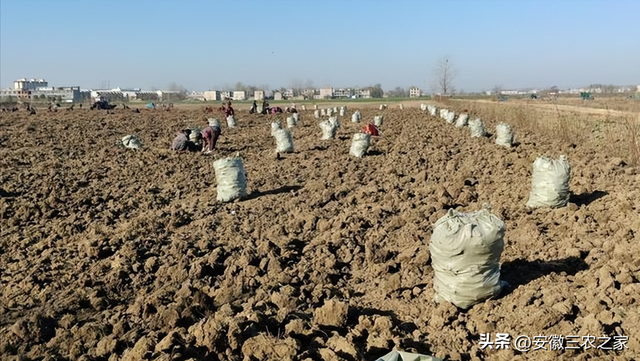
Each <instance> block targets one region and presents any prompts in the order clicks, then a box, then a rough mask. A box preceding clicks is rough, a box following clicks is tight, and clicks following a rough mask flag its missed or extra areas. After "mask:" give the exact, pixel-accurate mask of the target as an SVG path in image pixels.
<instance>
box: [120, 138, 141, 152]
mask: <svg viewBox="0 0 640 361" xmlns="http://www.w3.org/2000/svg"><path fill="white" fill-rule="evenodd" d="M122 145H124V146H125V147H127V148H130V149H138V148H140V146H141V145H142V142H141V141H140V138H138V137H137V136H135V135H125V136H124V137H122Z"/></svg>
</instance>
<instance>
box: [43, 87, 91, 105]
mask: <svg viewBox="0 0 640 361" xmlns="http://www.w3.org/2000/svg"><path fill="white" fill-rule="evenodd" d="M31 99H51V100H54V99H55V100H59V101H61V102H65V103H71V102H78V101H80V100H81V96H80V87H79V86H66V87H57V88H54V87H50V88H41V87H39V88H37V89H34V90H31Z"/></svg>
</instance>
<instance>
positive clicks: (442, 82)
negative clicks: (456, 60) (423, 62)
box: [434, 58, 458, 94]
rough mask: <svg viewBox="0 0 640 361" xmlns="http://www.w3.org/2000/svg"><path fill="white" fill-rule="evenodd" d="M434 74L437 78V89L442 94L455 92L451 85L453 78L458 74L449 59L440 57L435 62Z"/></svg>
mask: <svg viewBox="0 0 640 361" xmlns="http://www.w3.org/2000/svg"><path fill="white" fill-rule="evenodd" d="M434 75H435V78H436V79H437V86H436V89H437V91H439V92H441V93H442V94H450V93H453V92H455V88H454V86H453V80H454V79H455V78H456V75H458V71H457V70H456V69H455V67H454V66H453V63H452V62H451V61H449V59H446V58H445V59H440V60H438V62H437V63H436V67H435V68H434Z"/></svg>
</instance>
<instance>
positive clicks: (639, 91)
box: [638, 85, 640, 93]
mask: <svg viewBox="0 0 640 361" xmlns="http://www.w3.org/2000/svg"><path fill="white" fill-rule="evenodd" d="M638 93H640V85H638Z"/></svg>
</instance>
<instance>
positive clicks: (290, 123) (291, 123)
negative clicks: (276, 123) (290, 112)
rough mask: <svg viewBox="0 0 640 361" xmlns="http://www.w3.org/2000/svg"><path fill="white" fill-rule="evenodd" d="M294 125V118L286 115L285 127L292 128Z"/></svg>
mask: <svg viewBox="0 0 640 361" xmlns="http://www.w3.org/2000/svg"><path fill="white" fill-rule="evenodd" d="M295 126H296V120H295V119H294V118H293V116H291V117H287V127H289V128H293V127H295Z"/></svg>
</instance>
